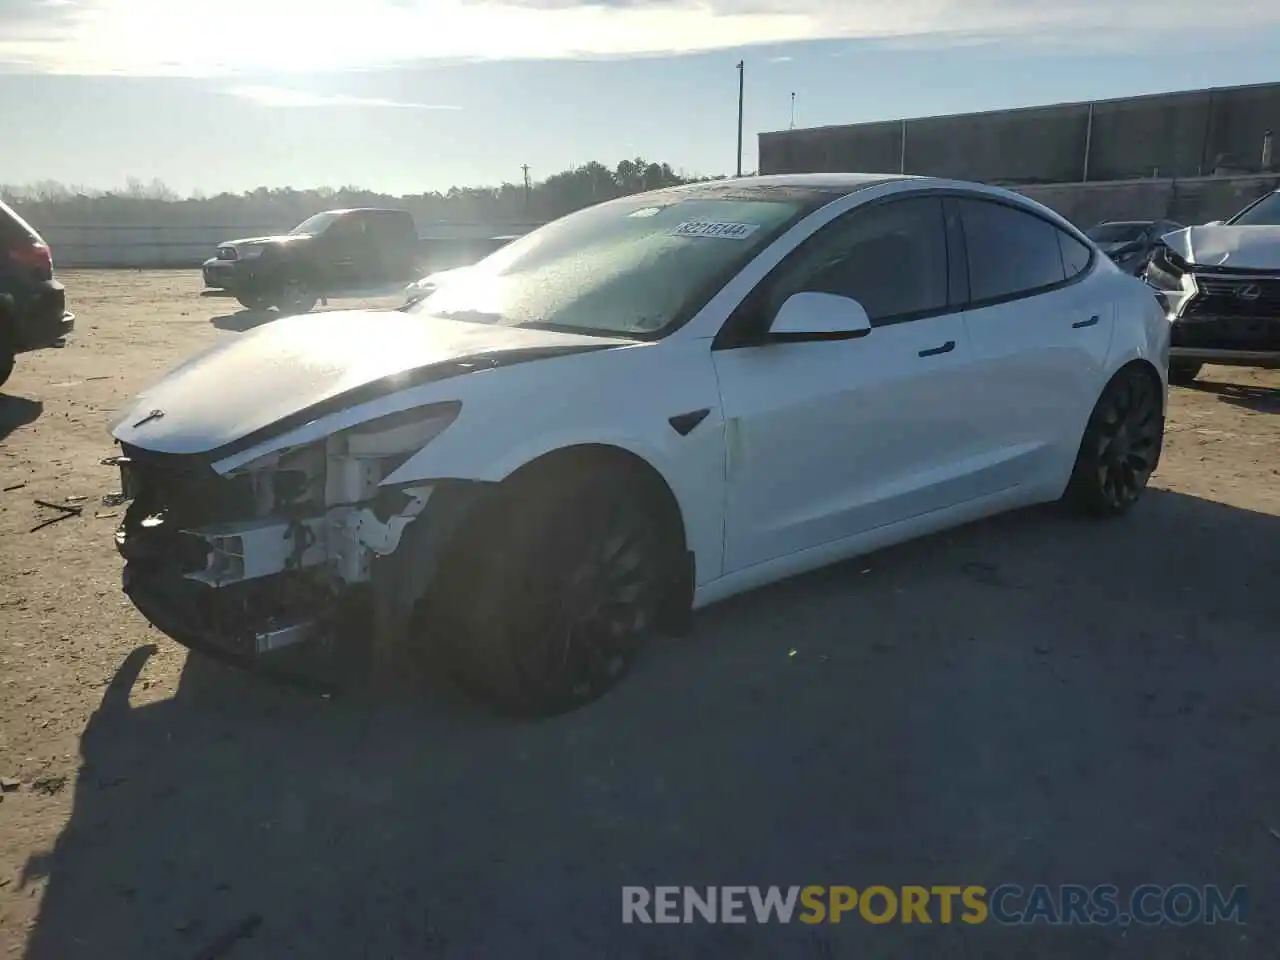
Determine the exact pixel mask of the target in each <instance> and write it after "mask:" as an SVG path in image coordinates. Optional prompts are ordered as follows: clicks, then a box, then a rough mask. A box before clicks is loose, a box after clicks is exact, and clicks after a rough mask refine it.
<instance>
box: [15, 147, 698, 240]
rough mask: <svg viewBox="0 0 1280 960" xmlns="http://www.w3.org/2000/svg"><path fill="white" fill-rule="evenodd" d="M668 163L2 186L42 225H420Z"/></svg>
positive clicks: (632, 184) (550, 202) (533, 211)
mask: <svg viewBox="0 0 1280 960" xmlns="http://www.w3.org/2000/svg"><path fill="white" fill-rule="evenodd" d="M708 179H721V178H718V177H691V176H687V175H685V174H683V173H681V172H677V171H675V170H673V169H672V167H671V165H670V164H667V163H653V162H649V161H646V160H645V159H644V158H642V157H635V158H633V159H629V160H622V161H620V162H619V163H617V164H616V165H615V166H614V167H612V168H610V167H607V166H605V165H604V164H602V163H599V162H597V161H594V160H593V161H591V162H590V163H586V164H583V165H581V166H577V167H574V168H572V169H569V170H564V171H561V172H560V173H556V174H553V175H552V176H549V177H547V178H546V179H545V180H541V181H537V182H531V183H530V184H529V185H528V186H527V187H526V186H525V185H524V184H516V183H503V184H502V185H501V186H496V187H451V188H450V189H449V190H447V191H445V192H443V193H441V192H439V191H431V192H427V193H420V194H411V195H406V196H399V197H397V196H390V195H388V194H384V193H379V192H377V191H374V190H366V189H363V188H361V187H356V186H345V187H340V188H336V189H335V188H332V187H320V188H317V189H311V190H295V189H293V188H292V187H280V188H270V187H259V188H257V189H256V190H251V191H248V192H245V193H238V194H234V193H220V194H217V195H215V196H204V195H202V194H199V193H197V194H195V195H193V196H190V197H181V196H179V195H178V194H177V193H176V192H175V191H174V190H172V189H170V188H169V187H168V186H167V185H166V184H164V183H163V182H161V181H159V180H152V181H151V182H150V183H144V182H142V181H141V180H138V179H137V178H132V177H131V178H130V179H129V180H128V181H127V183H126V186H125V187H124V189H122V190H94V189H88V188H84V187H78V186H74V185H68V184H63V183H59V182H56V181H50V180H45V181H40V182H37V183H33V184H30V185H27V186H9V185H0V198H3V199H4V200H5V202H7V203H9V204H10V205H12V206H13V207H14V208H15V209H17V210H18V211H19V212H20V213H21V214H22V215H23V216H24V217H26V218H27V219H28V220H30V221H31V222H32V223H33V224H34V225H36V226H37V227H45V226H53V225H72V224H75V225H96V224H101V225H103V226H125V225H146V226H167V225H182V224H195V223H200V224H215V223H216V224H218V225H225V226H232V225H236V224H246V225H270V224H275V225H279V226H282V227H283V226H289V225H292V224H295V223H298V222H300V221H302V220H304V219H305V218H306V217H309V216H310V215H311V214H313V213H317V212H319V211H320V210H326V209H333V208H340V207H362V206H386V207H398V208H401V209H406V210H408V211H409V212H410V213H412V214H413V215H414V218H415V219H416V220H418V222H420V223H424V222H430V221H437V222H444V223H517V224H518V223H538V222H543V221H546V220H551V219H554V218H555V217H559V216H563V215H564V214H566V213H571V212H572V211H574V210H578V209H581V208H582V207H586V206H589V205H591V204H593V203H599V202H600V201H603V200H610V199H612V198H614V197H619V196H624V195H628V194H632V193H638V192H641V191H643V190H652V189H657V188H659V187H667V186H674V185H677V184H681V183H689V182H693V181H695V180H708Z"/></svg>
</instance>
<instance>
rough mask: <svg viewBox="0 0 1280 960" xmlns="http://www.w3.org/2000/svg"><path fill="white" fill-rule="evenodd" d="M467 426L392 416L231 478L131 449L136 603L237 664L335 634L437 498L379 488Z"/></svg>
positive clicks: (122, 531) (122, 543)
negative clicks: (381, 562)
mask: <svg viewBox="0 0 1280 960" xmlns="http://www.w3.org/2000/svg"><path fill="white" fill-rule="evenodd" d="M456 416H457V406H456V405H451V404H444V405H441V406H439V407H438V408H433V409H429V410H421V409H415V410H409V411H406V412H404V413H399V414H393V415H390V416H388V417H385V418H382V419H380V420H377V421H375V422H373V423H369V424H364V425H361V426H360V427H358V428H355V429H352V430H347V431H341V432H339V433H336V434H333V435H331V436H329V437H327V438H324V439H323V440H320V441H317V442H315V443H312V444H309V445H307V446H304V447H301V448H299V449H290V450H284V451H280V452H275V453H271V454H269V455H267V456H266V457H263V458H260V459H258V460H255V461H253V462H251V463H248V464H245V465H244V466H242V467H240V468H238V469H236V470H234V471H231V472H230V473H228V474H227V475H225V476H219V475H218V474H217V473H216V472H215V471H214V469H213V467H212V465H211V464H210V463H209V462H208V461H207V460H202V459H201V458H194V457H178V456H173V455H166V454H154V453H150V452H148V451H146V450H142V449H140V448H136V447H133V446H131V445H127V444H126V445H124V447H123V450H124V453H123V456H121V457H120V458H119V463H120V468H121V479H122V488H123V489H122V492H123V494H124V496H126V497H129V498H130V500H131V502H130V505H129V508H128V510H127V512H126V514H125V518H124V521H123V522H122V523H121V525H120V527H119V529H118V530H117V533H116V543H117V546H118V547H119V549H120V552H121V554H122V555H123V556H124V557H125V559H126V561H128V562H127V565H126V569H125V589H126V591H127V592H128V593H129V595H130V597H132V598H133V600H134V601H135V602H136V603H137V605H138V607H139V609H141V610H142V611H143V613H145V614H146V615H147V617H148V618H149V619H151V620H152V621H153V622H155V623H156V624H157V625H160V626H161V627H162V629H164V630H165V631H166V632H168V633H170V634H171V635H172V636H174V637H175V638H177V639H180V640H181V641H182V642H184V643H186V644H187V645H189V646H192V647H197V648H200V649H204V650H207V651H211V652H216V653H219V654H221V655H223V656H227V657H230V658H232V659H236V660H242V661H248V660H252V659H253V658H255V657H257V656H259V655H261V654H265V653H268V652H270V651H272V650H276V649H279V648H282V647H285V646H290V645H293V644H297V643H300V642H303V641H306V640H311V639H315V638H317V637H325V636H330V635H332V634H333V633H334V631H335V630H336V629H337V628H338V626H339V625H340V623H341V621H342V618H343V616H344V613H345V612H347V611H348V610H350V609H351V608H353V607H355V606H357V605H361V604H371V603H372V602H373V599H374V598H373V594H372V590H371V588H370V584H371V582H372V580H373V571H374V565H375V563H376V561H377V560H378V559H379V558H383V557H387V556H389V555H390V554H392V553H394V552H395V551H396V550H397V548H398V547H399V546H400V541H401V538H402V536H403V535H404V531H405V529H406V527H407V526H408V525H409V523H410V522H411V521H413V520H414V519H415V518H416V517H417V516H418V515H419V514H421V513H422V512H423V510H424V509H425V507H426V505H427V502H428V500H429V499H430V498H431V496H432V494H433V493H434V492H435V491H434V488H433V487H432V486H429V485H423V486H413V485H409V486H404V487H395V488H391V489H386V488H383V487H380V484H381V483H382V481H383V480H384V479H386V477H387V476H388V475H389V474H390V473H391V472H392V471H393V470H394V469H395V468H396V467H398V466H399V465H400V464H402V463H403V462H404V461H405V460H406V459H408V457H409V456H410V455H411V454H413V453H416V452H417V451H418V450H420V449H421V447H422V446H423V445H424V444H426V443H427V442H428V441H429V440H430V439H431V438H432V437H433V436H434V435H435V434H437V433H439V431H440V430H442V429H443V428H444V427H445V426H447V425H448V424H449V423H450V422H451V421H452V420H453V418H454V417H456ZM389 613H391V611H390V610H389V609H387V608H384V614H389Z"/></svg>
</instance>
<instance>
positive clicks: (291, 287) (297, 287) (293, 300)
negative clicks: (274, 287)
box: [273, 278, 320, 316]
mask: <svg viewBox="0 0 1280 960" xmlns="http://www.w3.org/2000/svg"><path fill="white" fill-rule="evenodd" d="M273 299H274V301H275V308H276V309H277V310H279V311H280V313H282V314H284V315H286V316H289V315H293V314H297V313H310V312H311V309H312V308H313V307H314V306H315V305H316V301H317V300H319V299H320V295H319V294H317V293H316V292H315V291H314V290H312V289H311V285H310V284H308V283H307V282H306V281H305V280H302V279H300V278H293V279H291V280H286V281H285V282H284V283H283V284H281V286H280V289H279V290H278V291H277V293H276V295H275V297H274V298H273Z"/></svg>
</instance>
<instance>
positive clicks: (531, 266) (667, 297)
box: [409, 194, 812, 337]
mask: <svg viewBox="0 0 1280 960" xmlns="http://www.w3.org/2000/svg"><path fill="white" fill-rule="evenodd" d="M811 209H812V206H810V205H806V204H805V203H803V202H801V201H798V200H755V199H729V198H725V199H715V198H707V197H690V198H688V199H685V198H683V197H680V196H679V195H678V194H677V195H676V197H675V199H673V198H672V195H671V194H666V195H664V196H661V197H659V198H656V199H655V198H654V197H648V198H646V197H645V195H644V194H639V195H636V196H630V197H623V198H621V199H618V200H612V201H609V202H608V203H602V204H599V205H597V206H594V207H588V208H587V209H585V210H580V211H578V212H577V213H573V214H570V215H569V216H567V217H563V218H561V219H560V220H557V221H555V222H553V223H549V224H547V225H546V226H545V227H541V228H539V229H538V230H535V231H533V232H532V233H530V234H526V235H525V236H523V237H521V238H519V239H518V240H515V241H513V242H512V243H510V244H508V245H506V246H504V247H502V248H501V249H499V250H497V251H496V252H494V253H491V254H490V255H489V256H487V257H485V258H484V259H483V260H481V261H480V262H479V263H477V264H476V265H475V266H473V267H472V268H471V269H469V270H467V271H466V274H465V276H463V277H460V278H459V279H458V280H457V281H456V282H451V283H449V284H448V285H447V286H442V287H440V288H439V289H438V290H437V291H436V292H434V293H432V294H431V295H430V296H428V297H426V298H425V299H424V300H422V301H421V302H420V303H418V304H416V305H414V306H413V307H410V308H409V310H410V311H411V312H413V313H419V314H422V315H424V316H438V317H445V318H448V319H456V320H470V321H475V322H480V323H500V324H506V325H510V326H536V327H539V328H542V329H556V330H566V331H570V332H575V333H589V334H596V335H603V336H634V337H653V336H660V335H662V334H664V333H666V332H669V331H670V330H672V329H674V328H675V327H677V326H679V324H680V323H682V322H684V321H685V320H687V319H688V318H689V316H691V315H692V311H694V310H696V309H697V308H698V307H700V306H701V305H702V303H705V301H706V300H707V299H709V298H710V297H711V296H712V295H713V294H714V293H715V292H716V291H717V290H718V289H719V288H720V287H721V286H723V284H724V283H726V282H727V281H728V280H729V279H730V278H731V277H732V276H733V275H734V274H735V273H737V272H738V271H739V270H741V269H742V268H743V267H744V266H746V264H747V263H748V262H749V261H750V260H751V259H752V258H754V257H755V256H756V254H757V253H759V252H760V251H761V250H762V249H764V247H766V246H767V245H768V244H769V243H771V242H772V241H773V240H774V239H775V238H776V237H777V236H778V235H779V234H780V233H782V232H783V231H785V230H786V229H787V228H789V227H790V226H791V225H793V224H794V223H796V222H797V221H798V220H800V219H801V218H802V217H803V216H805V215H806V214H807V213H809V212H810V211H811Z"/></svg>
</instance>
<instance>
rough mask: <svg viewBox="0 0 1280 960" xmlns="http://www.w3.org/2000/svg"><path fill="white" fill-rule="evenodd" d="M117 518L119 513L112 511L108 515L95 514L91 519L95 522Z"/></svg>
mask: <svg viewBox="0 0 1280 960" xmlns="http://www.w3.org/2000/svg"><path fill="white" fill-rule="evenodd" d="M118 516H120V511H119V510H112V511H111V512H110V513H95V514H94V515H93V519H95V520H110V519H111V518H112V517H118Z"/></svg>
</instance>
